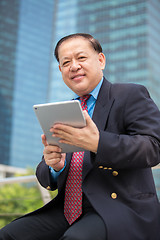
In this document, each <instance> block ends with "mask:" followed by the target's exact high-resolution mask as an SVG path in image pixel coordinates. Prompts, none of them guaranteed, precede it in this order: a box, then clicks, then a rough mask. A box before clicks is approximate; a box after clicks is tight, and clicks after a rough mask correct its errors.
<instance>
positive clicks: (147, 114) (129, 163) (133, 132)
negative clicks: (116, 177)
mask: <svg viewBox="0 0 160 240" xmlns="http://www.w3.org/2000/svg"><path fill="white" fill-rule="evenodd" d="M124 96H125V97H124ZM102 117H103V116H102ZM94 160H95V161H94V163H95V164H96V165H100V164H102V165H103V166H106V167H113V168H115V169H125V168H147V167H152V166H155V165H157V164H158V163H160V111H159V110H158V108H157V106H156V105H155V104H154V102H153V100H152V99H151V98H150V96H149V93H148V91H147V90H146V88H145V87H143V86H141V85H130V87H129V89H127V93H126V92H123V91H121V92H116V96H115V101H114V104H113V106H112V109H111V111H110V116H109V119H108V123H107V124H106V129H105V130H100V140H99V146H98V151H97V155H96V156H95V159H94Z"/></svg>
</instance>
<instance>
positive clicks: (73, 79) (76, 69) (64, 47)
mask: <svg viewBox="0 0 160 240" xmlns="http://www.w3.org/2000/svg"><path fill="white" fill-rule="evenodd" d="M58 55H59V69H60V71H61V73H62V77H63V80H64V82H65V84H66V85H67V86H68V87H69V88H70V89H71V90H72V91H73V92H75V93H76V94H77V95H79V96H83V95H86V94H88V93H90V92H91V91H92V90H93V89H94V88H95V87H96V86H97V84H98V83H99V82H100V80H101V78H102V76H103V72H102V70H103V69H104V67H105V56H104V54H103V53H98V52H96V51H95V50H94V49H93V47H92V46H91V43H90V42H89V41H88V40H87V39H84V38H83V37H76V38H71V39H68V40H66V41H64V42H63V43H62V44H61V45H60V46H59V50H58Z"/></svg>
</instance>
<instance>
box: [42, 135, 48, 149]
mask: <svg viewBox="0 0 160 240" xmlns="http://www.w3.org/2000/svg"><path fill="white" fill-rule="evenodd" d="M41 138H42V143H43V145H44V146H45V147H46V146H48V143H47V140H46V136H45V135H44V134H42V135H41Z"/></svg>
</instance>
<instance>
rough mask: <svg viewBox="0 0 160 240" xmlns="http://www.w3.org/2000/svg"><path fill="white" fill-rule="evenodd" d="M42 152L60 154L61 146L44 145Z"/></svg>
mask: <svg viewBox="0 0 160 240" xmlns="http://www.w3.org/2000/svg"><path fill="white" fill-rule="evenodd" d="M43 152H44V153H46V154H50V153H58V154H61V152H62V150H61V148H60V147H58V146H52V145H47V146H45V148H44V151H43Z"/></svg>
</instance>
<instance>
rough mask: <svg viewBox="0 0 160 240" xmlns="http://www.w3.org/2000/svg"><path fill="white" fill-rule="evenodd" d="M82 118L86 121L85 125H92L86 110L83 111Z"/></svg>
mask: <svg viewBox="0 0 160 240" xmlns="http://www.w3.org/2000/svg"><path fill="white" fill-rule="evenodd" d="M83 114H84V117H85V119H86V124H87V125H88V124H89V123H92V122H93V121H92V119H91V118H90V116H89V114H88V112H87V111H86V110H84V111H83Z"/></svg>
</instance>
